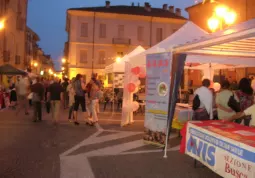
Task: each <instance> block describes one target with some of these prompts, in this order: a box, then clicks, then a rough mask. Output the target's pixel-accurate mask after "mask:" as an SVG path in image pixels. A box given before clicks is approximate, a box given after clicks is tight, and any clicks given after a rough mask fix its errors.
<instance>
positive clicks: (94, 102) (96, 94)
mask: <svg viewBox="0 0 255 178" xmlns="http://www.w3.org/2000/svg"><path fill="white" fill-rule="evenodd" d="M90 83H91V91H90V112H91V114H92V119H91V118H90V119H89V121H88V122H87V124H89V125H94V124H95V123H97V122H98V105H99V99H100V98H101V97H102V94H101V91H100V88H99V85H98V83H97V81H96V79H95V78H92V80H91V82H90Z"/></svg>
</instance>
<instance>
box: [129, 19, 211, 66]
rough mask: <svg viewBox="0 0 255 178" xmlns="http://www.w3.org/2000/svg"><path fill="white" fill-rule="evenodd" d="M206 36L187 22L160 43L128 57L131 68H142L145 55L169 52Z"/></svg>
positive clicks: (195, 26)
mask: <svg viewBox="0 0 255 178" xmlns="http://www.w3.org/2000/svg"><path fill="white" fill-rule="evenodd" d="M207 34H208V33H207V32H205V31H204V30H202V29H201V28H200V27H198V26H197V25H195V24H194V23H192V22H190V21H189V22H187V23H186V24H184V25H183V26H182V27H181V28H180V29H179V30H178V31H176V32H175V33H174V34H172V35H170V36H169V37H167V38H166V39H165V40H163V41H162V42H160V43H158V44H157V45H155V46H153V47H151V48H149V49H148V50H146V51H144V52H143V53H140V54H138V55H135V56H133V57H130V60H129V62H130V63H131V64H132V65H133V66H135V65H136V66H144V65H145V64H146V55H147V54H152V53H160V52H166V51H169V50H170V51H171V49H172V47H174V46H177V45H179V44H183V43H185V42H187V41H190V40H192V41H197V39H196V38H200V37H203V36H206V35H207Z"/></svg>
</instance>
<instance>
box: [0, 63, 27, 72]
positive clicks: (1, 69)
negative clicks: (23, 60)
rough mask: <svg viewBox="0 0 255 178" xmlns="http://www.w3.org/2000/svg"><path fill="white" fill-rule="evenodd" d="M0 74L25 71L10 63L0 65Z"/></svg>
mask: <svg viewBox="0 0 255 178" xmlns="http://www.w3.org/2000/svg"><path fill="white" fill-rule="evenodd" d="M0 74H4V75H25V74H26V72H24V71H22V70H19V69H17V68H15V67H13V66H12V65H10V64H5V65H2V66H0Z"/></svg>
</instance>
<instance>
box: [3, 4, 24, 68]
mask: <svg viewBox="0 0 255 178" xmlns="http://www.w3.org/2000/svg"><path fill="white" fill-rule="evenodd" d="M27 3H28V1H27V0H0V21H2V22H4V28H3V29H1V30H0V65H3V64H11V65H13V66H15V67H17V68H19V69H23V70H24V69H26V67H27V65H28V62H27V59H26V45H25V44H26V43H25V41H26V21H27Z"/></svg>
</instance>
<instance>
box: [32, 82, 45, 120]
mask: <svg viewBox="0 0 255 178" xmlns="http://www.w3.org/2000/svg"><path fill="white" fill-rule="evenodd" d="M31 91H32V92H33V97H32V102H33V108H34V116H33V118H34V120H33V121H34V122H37V121H42V102H43V99H44V87H43V84H42V83H41V82H40V79H39V78H36V80H35V84H33V85H32V86H31Z"/></svg>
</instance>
